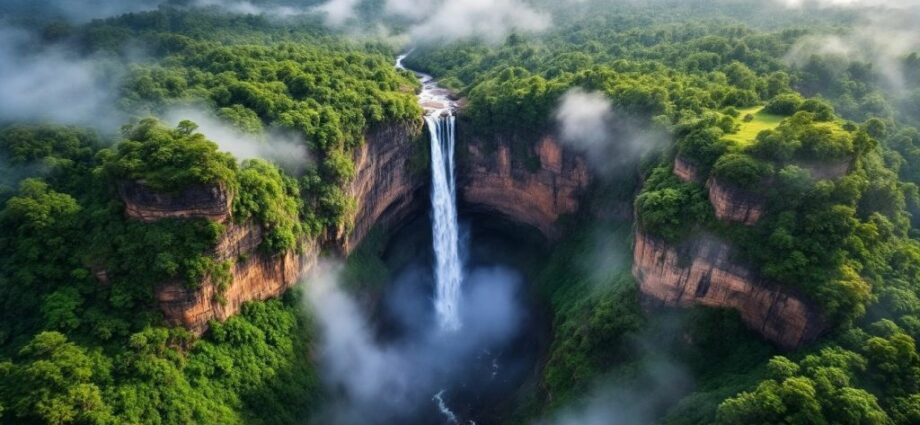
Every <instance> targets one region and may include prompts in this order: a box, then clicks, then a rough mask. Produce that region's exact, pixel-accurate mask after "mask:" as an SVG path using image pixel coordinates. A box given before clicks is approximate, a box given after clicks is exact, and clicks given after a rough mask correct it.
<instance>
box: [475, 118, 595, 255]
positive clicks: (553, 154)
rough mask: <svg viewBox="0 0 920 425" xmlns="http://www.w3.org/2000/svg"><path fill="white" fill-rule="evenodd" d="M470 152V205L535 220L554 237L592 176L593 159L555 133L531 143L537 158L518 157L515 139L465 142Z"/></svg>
mask: <svg viewBox="0 0 920 425" xmlns="http://www.w3.org/2000/svg"><path fill="white" fill-rule="evenodd" d="M459 146H460V148H461V149H462V148H463V146H466V149H467V152H465V154H464V153H458V156H460V157H461V158H462V162H461V169H460V170H459V181H458V182H457V184H458V186H459V190H460V200H461V201H462V202H463V203H465V204H466V205H464V206H465V207H467V208H471V209H481V210H486V211H490V212H497V213H499V214H503V215H505V216H508V217H509V218H512V219H513V220H514V221H517V222H520V223H524V224H529V225H531V226H534V227H536V228H537V229H539V230H540V231H541V232H542V233H543V234H544V235H546V236H547V237H549V238H551V239H552V238H555V237H558V236H559V235H558V231H557V229H556V226H555V223H556V220H557V219H559V216H561V215H563V214H568V213H573V212H575V211H577V210H578V208H579V204H580V197H581V195H582V193H583V192H584V191H585V189H586V188H587V186H588V184H589V183H590V181H591V176H590V173H589V171H588V167H587V164H586V163H585V161H584V159H582V158H581V157H579V156H577V155H575V154H573V153H570V152H567V151H565V150H563V149H562V146H560V145H559V143H558V142H557V141H556V139H555V138H553V137H552V136H543V137H542V138H540V139H539V141H538V142H537V143H536V144H535V145H533V146H532V147H529V148H528V150H529V152H528V155H530V156H531V157H533V158H535V163H533V164H530V166H529V167H528V164H526V163H524V161H516V160H514V159H513V158H512V154H511V142H510V141H508V140H497V141H496V142H494V143H493V144H492V146H488V147H487V145H486V144H485V143H483V142H482V141H476V140H474V141H471V142H470V143H467V144H465V145H464V144H460V145H459Z"/></svg>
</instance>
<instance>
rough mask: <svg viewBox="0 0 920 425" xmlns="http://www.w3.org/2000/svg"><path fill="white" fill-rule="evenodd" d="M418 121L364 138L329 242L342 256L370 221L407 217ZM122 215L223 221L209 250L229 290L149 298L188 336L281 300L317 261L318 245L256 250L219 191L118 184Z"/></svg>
mask: <svg viewBox="0 0 920 425" xmlns="http://www.w3.org/2000/svg"><path fill="white" fill-rule="evenodd" d="M420 128H421V127H420V124H418V123H405V124H395V125H387V126H381V127H379V128H377V129H375V130H374V131H371V132H370V133H369V134H368V135H367V143H365V144H364V145H363V146H362V147H361V148H359V149H358V150H357V151H356V153H355V163H356V171H357V174H356V178H355V180H354V182H352V183H351V184H350V185H349V187H348V191H349V194H350V195H352V196H353V197H354V198H355V200H356V204H357V211H356V218H355V226H354V228H353V229H352V231H351V232H350V233H347V234H341V233H340V234H339V235H337V236H336V237H335V240H333V241H329V243H330V244H332V245H333V247H334V248H336V249H337V250H338V251H340V252H342V253H345V254H347V253H348V252H349V251H350V250H351V249H352V248H353V247H354V246H356V245H357V244H359V243H360V241H361V239H362V238H363V237H364V236H366V234H367V232H368V231H369V229H370V228H371V227H372V226H373V225H375V224H377V223H383V224H385V225H389V224H396V223H397V222H398V221H399V220H401V219H402V218H403V217H405V216H406V215H407V214H409V213H410V212H411V210H412V208H414V203H415V202H416V196H415V195H416V193H417V192H418V190H419V189H420V188H421V187H423V186H424V184H425V182H424V181H421V180H420V179H418V178H416V177H414V176H412V175H411V171H410V170H409V166H408V164H409V161H410V158H411V157H412V156H413V149H415V148H417V147H418V146H423V145H415V144H414V143H413V141H414V139H415V138H416V137H418V136H419V135H420ZM119 194H120V195H121V197H122V199H123V201H124V202H125V213H126V214H127V215H128V216H129V217H131V218H134V219H138V220H143V221H154V220H158V219H161V218H166V217H174V218H191V217H204V218H208V219H211V220H215V221H221V222H226V223H227V229H226V231H225V233H224V234H223V235H222V237H221V239H220V240H219V241H218V242H217V244H216V245H215V247H214V250H213V256H214V257H215V259H216V260H219V261H225V260H229V261H231V262H232V263H233V265H232V268H231V279H230V284H229V286H228V287H227V288H226V289H225V290H223V291H221V290H220V289H219V288H218V286H217V285H216V284H214V283H213V282H211V281H210V280H209V279H205V281H203V282H201V284H200V286H199V287H197V288H190V287H188V286H187V285H186V284H185V283H184V282H179V281H174V282H165V283H163V284H161V285H159V286H158V287H157V288H156V289H155V297H156V299H157V301H158V302H159V305H160V309H161V310H162V311H163V314H164V316H165V318H166V320H167V321H168V322H170V323H172V324H175V325H182V326H185V327H186V328H188V329H190V330H191V331H193V332H195V333H198V334H200V333H203V332H204V331H205V330H206V329H207V324H208V322H209V321H210V320H225V319H227V318H228V317H230V316H232V315H234V314H236V313H237V312H239V310H240V308H241V306H242V305H243V304H244V303H245V302H247V301H252V300H265V299H268V298H273V297H277V296H279V295H281V294H282V293H284V291H286V290H287V289H288V288H290V287H291V286H293V285H294V284H295V283H296V282H297V281H298V279H299V278H300V276H301V274H302V273H303V272H304V271H306V270H307V269H309V268H310V267H311V266H312V265H313V264H315V262H316V261H317V259H318V256H319V246H320V244H321V241H301V243H300V244H299V245H300V246H299V248H298V249H297V250H292V251H288V252H285V253H283V254H279V255H269V254H265V253H263V252H261V251H260V250H259V249H258V247H259V245H260V244H261V243H262V237H263V229H262V228H261V226H259V225H257V224H254V223H246V224H236V223H233V222H232V220H229V218H230V210H231V205H232V199H231V197H230V196H229V195H228V194H227V191H226V190H225V189H224V187H223V186H220V185H215V186H194V187H191V188H188V189H186V190H183V191H181V192H178V193H176V194H164V193H157V192H155V191H153V190H151V189H149V188H148V187H146V186H144V185H143V184H140V183H132V182H125V183H123V184H121V185H120V186H119Z"/></svg>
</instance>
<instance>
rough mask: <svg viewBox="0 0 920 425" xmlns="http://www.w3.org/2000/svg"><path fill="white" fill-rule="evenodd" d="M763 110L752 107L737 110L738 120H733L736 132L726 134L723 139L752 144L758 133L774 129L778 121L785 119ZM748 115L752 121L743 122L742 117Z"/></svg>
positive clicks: (760, 107) (759, 107)
mask: <svg viewBox="0 0 920 425" xmlns="http://www.w3.org/2000/svg"><path fill="white" fill-rule="evenodd" d="M763 108H764V107H763V106H754V107H751V108H744V109H741V110H739V112H741V113H740V114H739V115H738V118H737V119H735V122H737V123H738V125H739V128H738V131H737V132H735V133H732V134H726V135H725V136H723V138H724V139H726V140H731V141H733V142H736V143H739V144H742V145H746V144H748V143H751V142H753V141H754V138H756V137H757V134H758V133H760V132H761V131H763V130H769V129H772V128H776V126H778V125H779V123H780V121H782V120H783V118H786V117H784V116H782V115H775V114H771V113H768V112H766V111H764V110H763ZM748 114H751V115H753V116H754V119H753V120H751V121H748V122H744V117H745V116H746V115H748Z"/></svg>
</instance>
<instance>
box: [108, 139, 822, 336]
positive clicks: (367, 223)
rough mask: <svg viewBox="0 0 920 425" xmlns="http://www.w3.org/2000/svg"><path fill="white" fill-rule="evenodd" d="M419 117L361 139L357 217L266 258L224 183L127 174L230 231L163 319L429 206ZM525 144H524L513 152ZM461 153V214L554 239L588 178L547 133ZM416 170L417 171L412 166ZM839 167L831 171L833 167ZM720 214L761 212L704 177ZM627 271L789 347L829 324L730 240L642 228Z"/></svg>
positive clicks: (178, 319)
mask: <svg viewBox="0 0 920 425" xmlns="http://www.w3.org/2000/svg"><path fill="white" fill-rule="evenodd" d="M424 132H425V130H424V129H423V126H422V125H421V122H417V123H416V122H409V123H398V124H390V125H385V126H381V127H379V128H377V129H374V130H372V131H370V132H369V133H368V134H367V135H366V143H364V144H363V145H362V146H361V147H360V148H359V149H357V150H356V152H355V154H354V155H355V156H354V160H355V164H356V171H357V173H356V177H355V179H354V180H353V181H352V182H351V183H350V184H349V185H348V186H347V189H348V193H349V195H351V196H352V197H353V198H354V199H355V201H356V205H357V210H356V214H355V219H354V222H353V225H352V226H351V227H350V228H348V229H337V230H336V231H333V232H329V234H327V235H326V236H324V237H321V238H319V239H317V240H302V241H301V242H300V244H299V247H298V248H297V249H296V250H292V251H288V252H285V253H283V254H280V255H269V254H266V253H263V252H261V251H260V250H259V249H258V247H259V245H260V243H261V241H262V231H263V229H261V227H260V226H258V225H256V224H253V223H235V222H234V221H233V219H232V217H231V210H230V205H232V199H231V197H230V196H229V195H228V194H227V193H226V190H225V189H223V188H222V187H220V186H213V187H203V186H202V187H198V186H196V187H191V188H188V189H187V190H186V191H183V192H180V193H177V194H160V193H156V192H155V191H152V190H151V189H150V188H148V187H146V186H144V185H143V184H142V183H137V182H125V183H123V184H121V185H119V193H120V195H121V197H122V199H123V201H124V203H125V214H126V215H127V216H128V217H130V218H133V219H137V220H142V221H148V222H149V221H154V220H157V219H160V218H167V217H204V218H207V219H211V220H215V221H220V222H223V223H225V225H226V226H227V230H226V231H225V233H224V235H223V236H222V238H221V240H220V241H219V242H218V243H217V245H216V246H215V248H214V252H213V256H214V258H215V259H216V260H218V261H230V262H231V263H232V265H231V282H230V284H229V286H228V287H226V288H220V287H219V285H216V284H215V283H213V282H210V281H209V279H205V281H204V282H202V283H201V285H199V286H198V287H195V288H191V287H188V286H187V285H185V284H184V283H182V282H179V281H174V282H164V283H162V284H160V285H159V286H157V288H156V290H155V297H156V299H157V302H158V303H159V306H160V309H161V311H162V312H163V314H164V316H165V318H166V320H167V321H168V322H169V323H171V324H174V325H181V326H184V327H186V328H188V329H190V330H191V331H193V332H194V333H196V334H201V333H203V332H204V331H206V330H207V324H208V322H209V321H211V320H225V319H226V318H228V317H230V316H232V315H234V314H236V313H237V312H238V311H239V310H240V308H241V306H242V305H243V304H244V303H245V302H247V301H251V300H264V299H269V298H273V297H277V296H279V295H281V294H282V293H283V292H284V291H285V290H287V289H288V288H290V287H291V286H293V285H294V284H295V283H296V282H297V281H298V280H299V279H300V276H301V274H302V273H303V272H304V271H305V270H308V269H309V268H310V267H311V266H312V265H313V264H315V263H316V261H317V260H318V258H319V255H320V252H321V251H324V250H326V251H330V252H334V253H336V254H338V255H341V256H347V255H348V254H350V253H351V252H352V251H353V250H354V248H355V247H357V246H358V245H359V244H360V243H361V241H362V240H363V239H364V237H365V236H366V235H367V234H368V232H369V231H370V230H371V229H372V228H374V227H375V226H380V227H382V228H383V229H384V231H391V230H395V229H397V228H398V227H400V226H401V225H403V224H404V223H405V222H406V221H407V220H409V219H410V218H411V217H414V216H417V215H418V214H420V213H422V211H424V209H425V208H426V205H427V203H426V200H427V193H426V192H425V191H426V190H427V189H428V185H429V183H428V176H427V170H424V169H414V167H416V166H414V165H413V159H414V158H417V157H418V155H421V157H422V158H423V159H424V158H427V154H428V153H427V148H426V145H425V143H424V142H420V141H421V140H423V137H425V134H424ZM521 146H525V147H526V148H525V149H524V151H523V152H521V151H515V150H514V149H521ZM457 149H458V154H457V161H458V165H457V191H458V193H457V197H458V204H459V208H460V210H461V211H464V212H476V213H481V214H484V215H487V216H489V215H491V216H496V217H499V218H501V219H506V220H510V221H511V222H514V223H520V224H525V225H528V226H530V227H532V228H534V229H536V230H538V231H539V232H540V233H541V234H542V235H543V236H544V237H545V238H546V240H548V241H553V240H557V239H559V238H560V236H561V231H560V229H559V228H558V224H557V222H558V220H559V218H560V217H562V216H564V215H567V214H575V213H577V212H578V211H579V209H580V207H581V206H582V204H583V203H584V201H585V200H584V199H583V198H584V195H585V193H586V192H587V191H588V188H589V186H590V185H591V182H592V175H591V172H590V169H589V167H588V165H587V163H586V161H585V160H584V158H582V157H581V156H580V155H578V154H575V153H574V152H571V151H570V150H566V149H565V148H563V146H562V145H561V144H560V143H559V142H558V141H557V139H556V138H555V137H554V136H553V135H552V134H544V135H542V136H539V137H535V138H533V139H531V140H530V141H525V142H524V143H521V141H520V140H512V139H510V138H494V139H491V140H482V139H478V138H475V137H469V136H465V137H460V139H459V142H458V146H457ZM416 168H417V167H416ZM839 169H840V167H834V174H836V173H839V172H840V171H839ZM674 172H675V174H677V175H678V176H679V177H681V178H682V179H684V180H694V181H699V180H700V179H701V177H700V176H698V175H697V174H698V171H697V170H696V168H695V167H693V166H692V164H689V163H685V162H682V161H680V160H676V161H675V165H674ZM707 183H708V184H707V186H709V194H710V201H711V202H712V204H713V207H714V208H715V210H716V214H717V216H718V217H719V218H720V219H722V220H726V221H734V222H739V223H743V224H746V225H751V224H754V223H756V221H757V220H758V219H759V218H760V216H761V215H762V213H763V204H762V202H760V201H759V200H758V199H756V198H755V197H750V196H746V195H745V194H744V193H741V192H739V191H737V190H732V189H731V188H730V187H727V186H725V185H722V184H721V183H719V182H717V181H713V179H709V180H707ZM633 260H634V263H633V268H632V271H633V275H634V276H635V277H636V279H637V281H638V284H639V289H640V292H641V294H642V298H643V300H644V303H645V304H646V305H647V306H670V307H687V306H691V305H704V306H709V307H717V308H730V309H734V310H737V311H738V312H739V315H740V317H741V319H742V321H744V323H746V324H747V325H748V326H749V327H750V328H751V329H753V330H754V331H756V332H758V333H760V334H761V335H763V337H764V338H766V339H768V340H770V341H772V342H774V343H775V344H777V345H778V346H780V347H782V348H786V349H793V348H796V347H798V346H800V345H801V344H803V343H807V342H809V341H812V340H814V339H815V338H816V337H817V336H818V335H819V334H820V333H821V332H822V331H823V330H824V328H825V323H824V321H823V319H822V317H821V314H820V311H819V310H818V308H817V307H816V305H815V304H814V303H812V302H810V301H808V300H807V298H805V297H803V296H801V295H800V294H797V293H795V292H793V291H790V290H788V289H785V288H784V287H783V286H781V285H778V284H775V283H771V282H766V281H764V280H762V279H760V278H759V277H758V276H757V275H756V273H755V272H753V271H752V270H751V269H750V268H749V267H746V266H745V265H743V264H742V263H740V262H738V261H736V260H735V259H734V257H733V255H732V247H731V245H730V244H728V243H726V242H724V241H719V240H717V239H714V238H702V239H700V240H696V241H690V242H688V243H686V244H684V245H681V246H671V245H669V244H667V243H665V242H664V241H661V240H658V239H656V238H654V237H652V236H650V235H646V234H643V233H642V232H641V230H639V231H637V233H636V238H635V245H634V251H633Z"/></svg>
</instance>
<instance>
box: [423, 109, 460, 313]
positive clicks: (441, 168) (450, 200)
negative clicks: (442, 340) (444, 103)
mask: <svg viewBox="0 0 920 425" xmlns="http://www.w3.org/2000/svg"><path fill="white" fill-rule="evenodd" d="M454 120H455V117H454V115H453V114H452V113H450V111H449V110H448V111H447V112H446V113H443V112H442V111H435V112H433V113H430V114H428V115H425V122H426V123H427V124H428V132H429V133H430V134H431V216H432V236H433V241H434V242H433V245H434V257H435V269H434V275H435V282H436V288H435V301H434V302H435V311H436V312H437V314H438V320H439V321H440V324H441V328H442V329H444V330H456V329H459V328H460V315H459V311H458V309H459V307H460V306H459V302H460V281H461V280H462V279H463V265H462V263H461V261H460V241H459V238H460V237H459V231H458V228H457V227H458V226H457V205H456V197H457V192H456V182H455V180H454Z"/></svg>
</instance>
